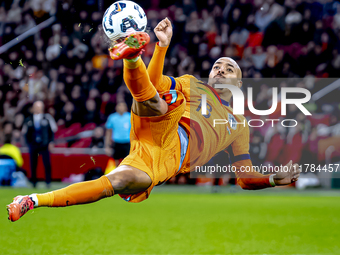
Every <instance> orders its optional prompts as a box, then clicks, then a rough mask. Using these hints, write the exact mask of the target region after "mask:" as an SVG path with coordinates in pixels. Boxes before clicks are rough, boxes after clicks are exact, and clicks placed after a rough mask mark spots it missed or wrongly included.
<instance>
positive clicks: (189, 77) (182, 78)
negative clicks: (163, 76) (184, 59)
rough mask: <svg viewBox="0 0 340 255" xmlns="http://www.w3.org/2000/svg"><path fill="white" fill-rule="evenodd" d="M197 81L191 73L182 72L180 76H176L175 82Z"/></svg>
mask: <svg viewBox="0 0 340 255" xmlns="http://www.w3.org/2000/svg"><path fill="white" fill-rule="evenodd" d="M191 80H192V81H198V79H197V78H196V77H195V76H193V75H191V74H184V75H182V76H179V77H177V78H176V82H186V83H190V81H191Z"/></svg>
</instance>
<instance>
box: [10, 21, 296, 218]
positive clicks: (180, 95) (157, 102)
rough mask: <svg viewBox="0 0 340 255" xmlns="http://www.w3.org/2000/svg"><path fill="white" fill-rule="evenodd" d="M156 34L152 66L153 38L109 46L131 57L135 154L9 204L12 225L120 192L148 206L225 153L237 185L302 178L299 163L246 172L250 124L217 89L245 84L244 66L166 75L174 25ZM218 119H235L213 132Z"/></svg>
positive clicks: (224, 61) (127, 70)
mask: <svg viewBox="0 0 340 255" xmlns="http://www.w3.org/2000/svg"><path fill="white" fill-rule="evenodd" d="M154 32H155V34H156V36H157V38H158V40H159V42H158V43H157V45H156V48H155V51H154V54H153V57H152V59H151V61H150V63H149V66H148V69H146V67H145V65H144V63H143V61H142V59H141V57H140V54H141V53H142V50H143V48H144V47H145V46H146V45H147V43H148V42H149V40H150V38H149V36H148V34H147V33H144V32H136V33H133V34H130V35H129V36H128V37H127V38H126V39H125V40H124V41H122V42H119V43H117V44H116V45H115V46H113V47H112V48H110V49H109V52H110V56H111V58H113V59H115V60H118V59H123V61H124V81H125V83H126V85H127V86H128V88H129V90H130V91H131V94H132V96H133V98H134V100H133V105H132V113H131V115H132V117H131V121H132V123H131V124H132V129H131V150H130V154H129V155H128V156H127V157H126V158H125V159H124V160H123V161H122V162H121V164H120V165H119V167H117V168H116V169H115V170H114V171H112V172H110V173H109V174H107V175H105V176H102V177H101V178H99V179H97V180H93V181H87V182H81V183H76V184H72V185H70V186H68V187H66V188H62V189H59V190H55V191H51V192H48V193H44V194H31V195H28V196H17V197H16V198H14V201H13V202H12V203H11V204H9V205H8V206H7V210H8V213H9V219H10V220H11V221H16V220H18V219H19V218H20V217H22V216H23V215H24V214H25V213H26V212H27V211H28V210H31V209H33V208H34V207H41V206H49V207H63V206H71V205H78V204H86V203H92V202H95V201H98V200H100V199H102V198H105V197H111V196H113V195H115V194H119V195H120V196H121V197H122V198H124V199H125V200H126V201H129V202H140V201H143V200H144V199H146V198H148V196H149V194H150V192H151V190H152V189H153V187H154V186H156V185H159V184H161V183H163V182H165V181H167V180H169V179H170V178H172V177H173V176H175V175H177V174H180V173H187V172H189V171H190V170H193V169H194V168H195V166H201V165H204V164H205V163H206V162H208V161H209V160H210V159H211V158H212V157H213V156H214V155H215V154H216V153H217V152H219V151H222V150H226V151H227V152H228V153H229V156H230V159H231V162H232V164H233V166H235V167H236V169H237V171H236V176H237V182H238V184H239V185H240V186H241V187H242V188H244V189H262V188H267V187H272V186H275V185H287V184H290V183H292V182H294V181H296V180H297V179H298V177H299V174H300V170H299V169H298V167H297V165H296V164H294V165H292V162H291V161H290V162H289V163H288V164H287V165H286V169H288V171H286V172H285V171H283V172H279V173H276V174H269V175H262V174H260V173H258V172H256V171H250V172H249V171H248V172H246V171H242V170H241V166H251V165H252V163H251V160H250V157H249V152H248V151H249V129H248V126H247V125H245V126H243V125H236V124H234V123H235V122H238V123H242V122H243V120H244V117H243V116H237V115H233V112H232V108H230V106H229V103H228V101H229V100H230V99H231V96H232V94H231V92H230V91H229V90H228V89H216V90H215V89H214V88H213V87H214V85H215V84H216V83H225V82H229V83H233V85H235V86H238V87H241V86H242V81H241V78H242V73H241V70H240V68H239V66H238V65H237V63H236V62H235V61H234V60H232V59H230V58H226V57H223V58H220V59H218V60H217V61H216V62H215V64H214V65H213V67H212V70H211V72H210V75H209V81H208V84H204V83H202V82H200V81H198V80H197V79H195V78H194V77H193V76H190V75H184V76H181V77H179V78H173V77H168V76H164V75H163V74H162V72H163V64H164V58H165V54H166V51H167V47H168V45H169V44H170V40H171V37H172V26H171V23H170V21H169V20H168V19H164V20H162V21H161V22H160V23H159V24H158V25H157V27H156V28H155V29H154ZM203 90H204V91H208V92H209V94H211V95H213V96H214V97H215V98H210V99H209V100H207V103H208V105H209V107H208V112H209V113H208V114H206V115H202V114H201V111H200V110H197V109H200V107H201V102H200V98H201V93H202V91H203ZM214 101H219V103H217V104H215V103H214ZM190 109H194V110H192V111H190ZM213 119H228V120H234V122H232V125H230V122H229V123H228V124H226V125H217V126H216V127H213ZM189 152H190V153H189Z"/></svg>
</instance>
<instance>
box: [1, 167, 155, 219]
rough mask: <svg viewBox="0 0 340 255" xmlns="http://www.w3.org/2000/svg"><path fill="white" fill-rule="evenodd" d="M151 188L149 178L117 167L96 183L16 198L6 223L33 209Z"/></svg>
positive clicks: (88, 182)
mask: <svg viewBox="0 0 340 255" xmlns="http://www.w3.org/2000/svg"><path fill="white" fill-rule="evenodd" d="M150 185H151V179H150V177H149V176H148V175H147V174H146V173H144V172H142V171H141V170H139V169H137V168H135V167H130V166H125V165H124V166H120V167H118V168H117V169H116V170H115V171H114V172H113V173H112V174H108V175H107V176H102V177H100V178H99V179H97V180H93V181H86V182H80V183H75V184H72V185H70V186H68V187H65V188H62V189H59V190H55V191H51V192H47V193H43V194H32V195H29V196H17V197H15V198H14V199H13V202H12V203H11V204H9V205H8V206H7V210H8V215H9V217H8V219H9V220H11V221H16V220H18V219H19V218H21V217H22V216H23V215H25V214H26V212H27V211H29V210H31V209H33V208H34V207H40V206H48V207H64V206H71V205H78V204H87V203H92V202H96V201H98V200H100V199H102V198H105V197H111V196H113V195H114V194H126V193H130V194H131V193H135V192H140V191H143V190H145V189H147V188H148V187H149V186H150Z"/></svg>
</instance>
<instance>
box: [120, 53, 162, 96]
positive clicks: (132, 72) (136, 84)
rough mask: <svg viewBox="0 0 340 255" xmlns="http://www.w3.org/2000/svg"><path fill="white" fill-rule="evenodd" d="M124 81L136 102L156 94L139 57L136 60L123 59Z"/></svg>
mask: <svg viewBox="0 0 340 255" xmlns="http://www.w3.org/2000/svg"><path fill="white" fill-rule="evenodd" d="M124 81H125V83H126V86H127V87H128V88H129V90H130V92H131V94H132V96H133V98H134V99H135V100H136V101H137V102H144V101H146V100H149V99H151V98H153V97H154V96H155V95H156V94H157V91H156V89H155V87H154V86H153V84H152V83H151V81H150V77H149V74H148V72H147V71H146V67H145V64H144V63H143V61H142V59H141V58H140V57H139V58H138V60H137V61H136V62H130V61H128V60H126V59H124Z"/></svg>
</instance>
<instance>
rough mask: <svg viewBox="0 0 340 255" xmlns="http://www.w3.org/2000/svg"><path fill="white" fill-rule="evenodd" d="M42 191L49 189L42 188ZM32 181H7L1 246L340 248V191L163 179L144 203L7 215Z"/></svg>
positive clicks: (96, 250)
mask: <svg viewBox="0 0 340 255" xmlns="http://www.w3.org/2000/svg"><path fill="white" fill-rule="evenodd" d="M39 191H43V190H39ZM32 192H33V190H28V189H16V190H15V189H0V204H1V206H2V208H3V209H1V210H0V232H1V234H0V254H91V255H92V254H242V255H244V254H339V252H340V242H339V240H340V194H339V192H338V191H333V192H324V191H313V192H295V191H293V192H292V191H289V190H285V191H276V190H273V191H269V192H268V191H240V190H237V191H236V192H231V189H224V190H222V193H214V194H212V193H209V192H208V190H207V189H205V188H185V187H184V188H182V187H179V186H177V187H165V188H164V187H160V188H158V189H156V190H155V192H153V194H151V196H150V198H149V199H148V200H146V201H144V202H142V203H140V204H130V203H127V202H125V201H123V200H122V199H120V198H119V197H113V198H107V199H104V200H102V201H100V202H97V203H94V204H89V205H82V206H73V207H68V208H39V209H36V210H34V211H33V212H31V211H30V212H28V213H27V215H25V216H24V217H23V218H22V219H20V220H19V221H17V222H14V223H11V222H9V221H8V220H7V212H6V209H5V205H6V204H7V203H9V202H11V198H12V197H14V196H15V195H18V194H29V193H32Z"/></svg>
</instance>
